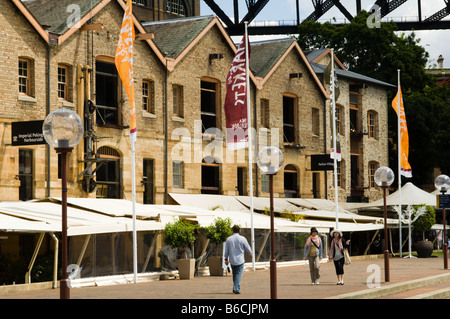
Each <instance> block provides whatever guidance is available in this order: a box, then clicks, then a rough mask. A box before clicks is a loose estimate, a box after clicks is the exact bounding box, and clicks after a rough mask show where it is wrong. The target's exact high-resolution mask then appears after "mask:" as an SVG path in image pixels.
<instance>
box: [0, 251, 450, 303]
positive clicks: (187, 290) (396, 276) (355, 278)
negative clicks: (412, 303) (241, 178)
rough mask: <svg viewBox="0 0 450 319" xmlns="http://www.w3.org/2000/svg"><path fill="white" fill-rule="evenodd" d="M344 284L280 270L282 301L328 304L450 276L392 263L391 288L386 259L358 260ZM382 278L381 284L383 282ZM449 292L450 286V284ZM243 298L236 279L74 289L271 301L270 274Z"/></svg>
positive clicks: (93, 294) (53, 292) (435, 267)
mask: <svg viewBox="0 0 450 319" xmlns="http://www.w3.org/2000/svg"><path fill="white" fill-rule="evenodd" d="M344 270H345V276H344V280H345V284H344V285H343V286H338V285H336V282H337V279H336V275H335V270H334V265H333V263H331V262H330V263H322V264H321V269H320V274H321V278H320V285H318V286H317V285H316V286H312V285H311V283H310V277H309V267H305V266H288V267H278V269H277V279H278V285H277V287H278V298H279V299H323V298H329V297H333V296H338V295H340V294H346V293H350V292H356V291H362V290H366V289H369V288H368V284H367V282H369V284H371V285H372V286H376V285H378V286H381V287H384V286H387V285H390V284H395V283H399V282H406V281H410V280H414V279H420V278H425V277H430V276H436V275H441V274H447V273H450V271H449V270H444V269H443V259H442V257H440V258H427V259H400V258H390V277H391V281H390V282H389V283H385V282H384V261H383V259H382V258H381V259H373V260H358V261H353V262H352V263H351V264H350V265H347V266H345V267H344ZM377 275H379V276H378V278H379V280H380V281H378V280H377V279H376V278H377ZM448 285H449V286H450V282H449V283H448ZM241 292H242V293H241V294H240V295H235V294H233V293H232V277H231V275H229V276H224V277H210V276H205V277H195V278H194V279H193V280H179V279H176V280H163V281H153V282H145V283H138V284H124V285H113V286H103V287H85V288H74V289H71V291H70V295H71V299H185V300H186V299H189V300H191V299H208V300H211V299H231V300H233V299H235V300H239V299H269V298H270V271H269V270H268V269H266V270H256V271H254V272H253V271H246V272H245V273H244V275H243V278H242V281H241ZM58 298H59V289H50V290H41V291H31V292H21V293H8V294H0V299H58Z"/></svg>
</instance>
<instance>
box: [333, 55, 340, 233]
mask: <svg viewBox="0 0 450 319" xmlns="http://www.w3.org/2000/svg"><path fill="white" fill-rule="evenodd" d="M335 81H336V79H335V73H334V50H333V49H331V93H332V94H333V98H332V99H331V104H332V108H333V119H332V121H333V150H334V154H333V165H334V169H333V170H334V200H335V204H336V229H339V216H338V214H339V206H338V203H339V200H338V182H337V141H336V139H337V138H336V90H335V86H336V83H335Z"/></svg>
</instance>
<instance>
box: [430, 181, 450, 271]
mask: <svg viewBox="0 0 450 319" xmlns="http://www.w3.org/2000/svg"><path fill="white" fill-rule="evenodd" d="M434 186H435V187H436V189H437V190H438V191H439V192H441V195H440V196H439V204H440V206H441V203H442V202H444V200H443V199H444V197H447V196H448V195H445V193H447V190H448V189H449V188H450V178H449V177H448V176H447V175H439V176H438V177H436V179H435V180H434ZM442 220H443V221H442V223H443V224H444V236H443V239H444V245H443V247H442V250H443V252H444V269H448V251H447V250H448V244H447V228H446V224H447V217H446V216H445V204H444V205H443V206H442Z"/></svg>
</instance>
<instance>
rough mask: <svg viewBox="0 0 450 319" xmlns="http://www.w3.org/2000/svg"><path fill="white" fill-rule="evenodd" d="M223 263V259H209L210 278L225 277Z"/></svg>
mask: <svg viewBox="0 0 450 319" xmlns="http://www.w3.org/2000/svg"><path fill="white" fill-rule="evenodd" d="M222 261H223V258H222V257H208V266H209V275H210V276H223V268H222V264H223V263H222Z"/></svg>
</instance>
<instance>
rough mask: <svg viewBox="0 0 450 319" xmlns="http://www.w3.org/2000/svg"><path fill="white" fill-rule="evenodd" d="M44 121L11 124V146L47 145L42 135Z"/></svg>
mask: <svg viewBox="0 0 450 319" xmlns="http://www.w3.org/2000/svg"><path fill="white" fill-rule="evenodd" d="M42 124H44V121H43V120H42V121H27V122H12V123H11V145H12V146H22V145H39V144H47V142H46V141H45V139H44V134H42Z"/></svg>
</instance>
